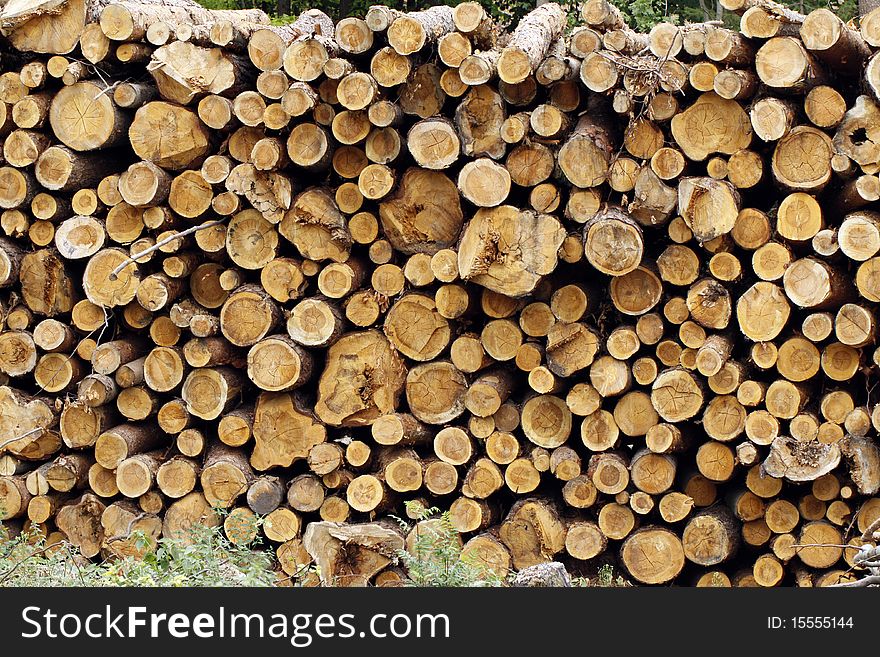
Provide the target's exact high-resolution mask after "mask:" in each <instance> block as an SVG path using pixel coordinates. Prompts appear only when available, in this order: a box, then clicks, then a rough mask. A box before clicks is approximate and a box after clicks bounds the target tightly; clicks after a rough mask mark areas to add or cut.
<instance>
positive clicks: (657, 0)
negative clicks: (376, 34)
mask: <svg viewBox="0 0 880 657" xmlns="http://www.w3.org/2000/svg"><path fill="white" fill-rule="evenodd" d="M459 1H460V0H408V1H407V0H405V1H404V2H388V3H387V4H388V5H389V6H394V7H396V8H398V9H401V10H404V11H417V10H420V9H427V8H428V7H431V6H433V5H439V4H446V5H456V4H458V2H459ZM199 2H200V3H201V4H202V5H204V6H205V7H207V8H208V9H262V10H263V11H265V12H266V13H268V14H269V15H270V16H272V17H273V18H272V22H273V23H274V24H276V25H283V24H285V23H289V22H291V21H293V20H295V19H296V17H297V16H299V14H300V13H302V12H303V11H305V10H306V9H320V10H321V11H324V12H326V13H327V14H328V15H329V16H330V17H331V18H333V19H334V20H339V19H340V18H344V17H345V16H361V17H362V16H364V15H365V14H366V13H367V9H369V8H370V5H373V4H377V3H378V2H379V0H199ZM610 2H611V3H612V4H613V5H615V6H616V7H617V8H618V9H620V10H621V12H622V13H623V15H624V17H625V18H626V21H627V23H628V24H629V25H630V27H633V28H635V29H636V30H638V31H641V32H648V31H649V30H650V29H651V28H652V27H653V26H654V25H656V24H657V23H661V22H664V21H667V22H670V23H675V24H684V23H686V22H692V23H694V22H701V21H708V20H717V19H718V18H719V17H720V18H721V20H722V22H723V23H724V25H725V26H726V27H730V28H734V29H735V28H736V27H738V26H739V16H737V15H736V14H733V13H731V12H729V11H725V10H723V9H722V8H721V6H720V4H719V2H718V0H610ZM535 4H536V3H535V0H492V1H491V2H490V1H486V2H484V6H485V7H486V10H487V11H488V12H489V13H490V14H491V15H492V17H493V18H494V19H495V20H496V21H497V22H498V23H500V24H501V25H504V26H510V25H516V23H517V22H518V21H519V20H520V19H521V18H522V17H523V16H525V15H526V14H527V13H528V12H530V11H531V10H532V9H534V8H535ZM560 4H562V5H563V6H564V7H565V8H566V9H567V10H568V12H569V23H570V26H571V27H574V26H575V25H578V24H580V17H579V11H580V5H581V4H582V3H581V2H580V1H579V0H571V1H566V0H560ZM783 4H785V5H787V6H789V7H791V8H792V9H794V10H796V11H799V12H801V13H804V14H808V13H809V12H811V11H812V10H814V9H818V8H820V7H827V8H829V9H831V10H832V11H834V12H835V13H836V14H837V15H838V16H840V17H841V18H842V19H843V20H845V21H847V20H850V19H851V18H853V16H856V15H857V14H858V0H797V1H789V2H783Z"/></svg>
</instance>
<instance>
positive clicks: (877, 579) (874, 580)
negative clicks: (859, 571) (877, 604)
mask: <svg viewBox="0 0 880 657" xmlns="http://www.w3.org/2000/svg"><path fill="white" fill-rule="evenodd" d="M875 584H880V575H869V576H868V577H863V578H862V579H857V580H856V581H855V582H843V583H842V584H831V585H830V586H829V587H828V588H832V589H857V588H862V587H865V586H872V585H875Z"/></svg>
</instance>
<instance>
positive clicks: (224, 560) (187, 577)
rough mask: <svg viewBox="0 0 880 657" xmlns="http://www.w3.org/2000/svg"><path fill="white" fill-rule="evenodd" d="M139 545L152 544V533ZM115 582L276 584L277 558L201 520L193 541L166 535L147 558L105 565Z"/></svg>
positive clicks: (105, 571) (109, 580)
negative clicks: (233, 540)
mask: <svg viewBox="0 0 880 657" xmlns="http://www.w3.org/2000/svg"><path fill="white" fill-rule="evenodd" d="M136 545H137V547H138V548H140V549H143V548H146V547H148V541H147V539H146V537H144V536H140V537H137V538H136ZM102 574H103V576H104V577H105V578H106V579H107V584H108V585H110V586H272V585H273V584H274V582H275V574H274V573H273V571H272V559H271V556H270V554H269V553H267V552H266V551H265V550H260V549H258V545H256V544H254V545H235V544H233V543H230V542H229V540H228V539H227V538H226V537H225V536H224V535H223V532H222V530H221V529H220V528H219V527H206V526H204V525H201V524H198V523H196V524H195V525H193V527H192V529H191V536H189V537H188V539H187V540H180V539H165V538H163V539H160V540H159V544H158V545H157V547H156V550H155V551H154V552H150V553H147V554H146V555H145V556H144V557H143V558H142V559H135V558H131V557H126V558H125V559H121V560H119V561H116V562H112V563H108V564H106V565H105V566H104V567H103V573H102Z"/></svg>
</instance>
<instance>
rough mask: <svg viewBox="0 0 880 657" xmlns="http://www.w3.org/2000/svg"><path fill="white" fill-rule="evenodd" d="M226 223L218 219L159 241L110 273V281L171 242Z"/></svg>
mask: <svg viewBox="0 0 880 657" xmlns="http://www.w3.org/2000/svg"><path fill="white" fill-rule="evenodd" d="M224 221H225V220H224V219H217V220H215V221H208V222H206V223H204V224H200V225H198V226H193V227H192V228H187V229H186V230H182V231H180V232H179V233H174V234H173V235H169V236H168V237H166V238H164V239H161V240H159V241H158V242H156V243H155V244H154V245H153V246H151V247H150V248H148V249H144V250H143V251H141V252H140V253H135V254H134V255H133V256H131V257H130V258H127V259H126V260H125V261H124V262H123V263H121V264H120V265H119V266H118V267H116V269H114V270H113V271H112V272H110V280H111V281H115V280H116V279H117V278H118V277H119V272H121V271H122V270H123V269H125V268H126V267H128V266H129V265H130V264H131V263H133V262H137V261H138V260H140V259H141V258H143V257H144V256H146V255H150V254H151V253H153V252H154V251H158V250H159V249H161V248H162V247H163V246H165V245H166V244H169V243H170V242H173V241H174V240H176V239H178V238H180V237H186V236H187V235H192V234H193V233H196V232H198V231H200V230H205V229H206V228H211V227H213V226H216V225H217V224H222V223H223V222H224Z"/></svg>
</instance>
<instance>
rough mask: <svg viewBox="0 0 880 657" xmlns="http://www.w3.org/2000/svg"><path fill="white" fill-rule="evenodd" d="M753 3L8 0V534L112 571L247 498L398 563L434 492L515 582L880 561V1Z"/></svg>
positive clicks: (817, 577)
mask: <svg viewBox="0 0 880 657" xmlns="http://www.w3.org/2000/svg"><path fill="white" fill-rule="evenodd" d="M724 4H725V6H726V7H728V8H729V9H730V10H732V11H735V12H737V13H738V14H740V15H741V16H742V18H741V26H740V30H739V31H733V30H729V29H725V28H724V27H721V26H719V25H717V24H705V25H704V24H693V25H692V24H688V25H684V26H675V25H672V24H661V25H658V26H657V27H655V28H654V29H653V30H651V32H650V34H639V33H636V32H635V31H633V30H632V29H630V28H629V27H627V25H626V24H625V23H624V21H623V19H622V17H621V15H620V13H619V12H618V11H617V10H616V9H614V8H613V7H612V6H611V5H609V4H608V3H607V2H605V1H604V0H589V1H588V2H586V3H585V4H584V5H583V6H582V7H581V9H580V12H579V15H578V16H577V17H576V20H575V21H574V22H575V23H576V24H577V27H575V28H574V29H571V28H569V27H568V26H569V17H568V16H566V14H565V11H564V10H563V9H562V8H561V7H560V6H559V5H557V4H554V3H547V4H543V5H541V6H540V7H538V8H537V9H535V10H534V11H532V12H531V13H529V14H528V15H527V16H526V17H525V18H524V19H523V20H522V21H521V22H520V23H519V24H518V25H516V26H510V27H508V28H507V29H502V28H501V27H500V26H498V25H496V24H495V23H494V22H493V20H492V19H491V18H490V17H489V16H488V14H487V13H486V12H485V11H484V9H483V8H482V7H481V6H480V5H479V4H477V3H473V2H466V3H463V4H460V5H458V6H457V7H454V8H453V7H446V6H442V7H434V8H431V9H427V10H424V11H417V12H411V13H404V12H401V11H398V10H395V9H391V8H388V7H382V6H375V7H372V8H370V10H369V12H368V13H367V15H366V16H364V17H349V18H344V19H342V20H340V21H339V22H338V23H336V24H334V22H333V21H332V20H331V19H330V18H328V17H327V16H326V15H325V14H323V13H322V12H320V11H314V10H312V11H307V12H305V13H303V14H302V15H301V16H300V17H299V18H297V19H296V20H295V21H294V22H293V23H291V24H289V25H284V26H276V25H272V24H270V22H269V18H268V16H266V15H265V14H264V13H262V12H261V11H258V10H247V11H210V10H206V9H203V8H201V7H200V6H198V5H196V4H194V3H193V2H192V1H191V0H158V1H154V2H132V1H126V2H119V3H112V4H111V3H109V2H105V1H104V0H66V2H64V1H63V0H62V1H61V2H36V1H33V0H30V1H24V0H23V1H10V2H8V3H6V5H5V6H4V8H3V9H2V10H0V29H2V32H3V34H4V35H5V41H4V44H3V46H2V74H0V136H2V162H0V209H2V215H0V228H2V236H0V288H2V289H0V379H2V380H0V445H2V447H0V517H2V518H4V524H7V525H9V526H10V527H12V528H13V529H14V530H16V531H17V530H19V529H23V528H26V527H30V528H37V529H38V530H39V531H40V532H42V533H43V534H44V535H46V536H47V537H49V539H50V540H59V539H62V538H64V539H67V540H68V541H70V542H71V543H72V544H73V545H75V546H76V547H77V548H78V549H79V550H80V551H81V552H82V553H83V554H84V555H85V556H87V557H98V556H103V557H113V556H118V555H126V554H137V553H138V552H139V551H141V550H142V549H143V544H142V543H140V542H138V541H136V540H135V539H134V535H135V534H134V533H135V532H138V535H145V536H147V537H148V538H149V540H150V541H155V540H156V539H158V538H159V537H160V536H162V535H164V536H181V535H182V536H185V535H186V532H187V529H188V528H189V527H191V526H192V525H193V524H194V523H198V522H201V523H207V524H211V525H217V524H220V523H221V522H222V523H223V525H224V527H225V531H226V532H227V534H228V535H229V537H230V539H232V540H234V541H247V540H250V539H251V538H253V536H254V535H255V534H256V533H257V532H261V533H262V534H263V535H264V537H263V538H264V540H265V541H267V542H269V543H270V544H271V545H273V546H274V547H275V548H276V552H277V555H278V562H279V567H280V569H281V570H283V571H284V572H285V573H287V575H295V574H297V573H298V572H299V571H300V569H301V568H302V567H303V566H305V565H307V564H308V563H311V562H313V561H314V562H316V563H317V564H318V565H319V566H320V577H321V579H322V580H323V582H324V583H325V584H344V585H348V584H355V585H363V584H368V583H372V584H378V585H394V584H399V583H400V582H401V580H402V577H403V576H404V573H403V572H402V571H401V570H400V567H399V566H398V565H396V564H395V559H394V557H395V551H396V550H398V549H400V548H401V547H403V545H404V541H403V537H402V536H400V535H399V533H398V532H399V529H398V525H397V524H395V523H394V522H393V521H391V520H390V518H391V516H395V515H396V516H403V515H404V514H405V513H406V509H405V507H404V503H405V502H406V501H408V500H421V501H422V502H423V503H424V504H425V505H426V506H437V507H440V508H442V509H449V510H450V511H451V517H452V521H453V523H454V525H455V527H456V529H457V530H458V531H459V532H460V533H461V539H462V541H463V544H464V545H465V551H466V553H467V554H468V555H469V556H470V557H472V558H474V559H477V560H481V561H482V562H484V563H485V564H486V565H488V566H489V567H490V568H492V569H494V570H495V571H496V572H497V573H498V574H500V575H502V576H503V575H506V574H507V573H508V572H510V571H513V570H519V569H522V568H524V567H527V566H530V565H532V564H535V563H538V562H542V561H547V560H553V559H557V560H561V561H563V562H565V563H566V564H567V565H568V566H569V568H570V569H572V570H573V571H574V572H577V573H583V574H587V575H589V574H591V573H594V572H595V570H596V568H597V567H598V566H600V565H602V564H605V563H612V564H614V565H616V566H618V567H619V569H620V570H619V572H622V573H623V574H624V575H625V576H626V577H628V578H630V579H631V580H633V581H635V582H637V583H643V584H667V583H676V584H684V585H693V584H697V585H712V586H730V585H735V586H753V585H760V586H775V585H795V584H797V585H801V586H810V585H817V586H819V585H827V584H832V583H837V582H840V581H845V580H847V579H848V578H851V577H853V576H855V575H854V574H853V573H848V572H846V571H847V568H848V564H851V563H852V559H853V555H854V554H855V553H856V547H857V546H858V545H859V544H860V543H861V539H860V538H859V537H860V536H861V534H862V532H864V531H865V530H866V529H867V528H868V527H869V526H870V525H871V523H872V522H874V521H875V520H876V519H877V518H878V517H880V497H878V489H880V448H878V444H877V435H878V430H880V407H878V406H877V402H878V397H877V392H876V386H877V383H878V363H880V351H877V350H876V338H877V316H876V311H877V307H878V306H877V304H878V303H880V206H878V201H880V178H878V175H877V174H878V171H880V107H878V94H880V55H878V54H875V52H876V49H877V48H878V47H880V10H875V11H874V12H872V13H870V14H868V15H867V16H864V17H862V19H861V22H860V25H859V26H858V27H856V26H853V25H849V24H844V23H842V22H841V21H840V20H839V19H838V18H837V17H836V16H835V15H834V14H832V13H831V12H830V11H827V10H825V9H819V10H816V11H814V12H812V13H810V14H809V15H807V16H804V15H801V14H799V13H797V12H795V11H792V10H788V9H785V8H783V7H781V6H780V5H778V4H776V3H774V2H771V1H769V0H744V1H740V0H724ZM215 508H220V509H223V510H225V511H224V513H223V514H220V515H218V514H217V513H215V511H214V510H213V509H215ZM258 516H259V517H261V518H263V521H262V523H259V525H258V524H256V523H255V522H254V520H255V519H256V518H257V517H258ZM844 544H850V545H852V546H853V547H852V548H847V549H843V548H841V547H836V546H837V545H844ZM342 547H344V548H345V549H344V550H342V549H341V548H342Z"/></svg>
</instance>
